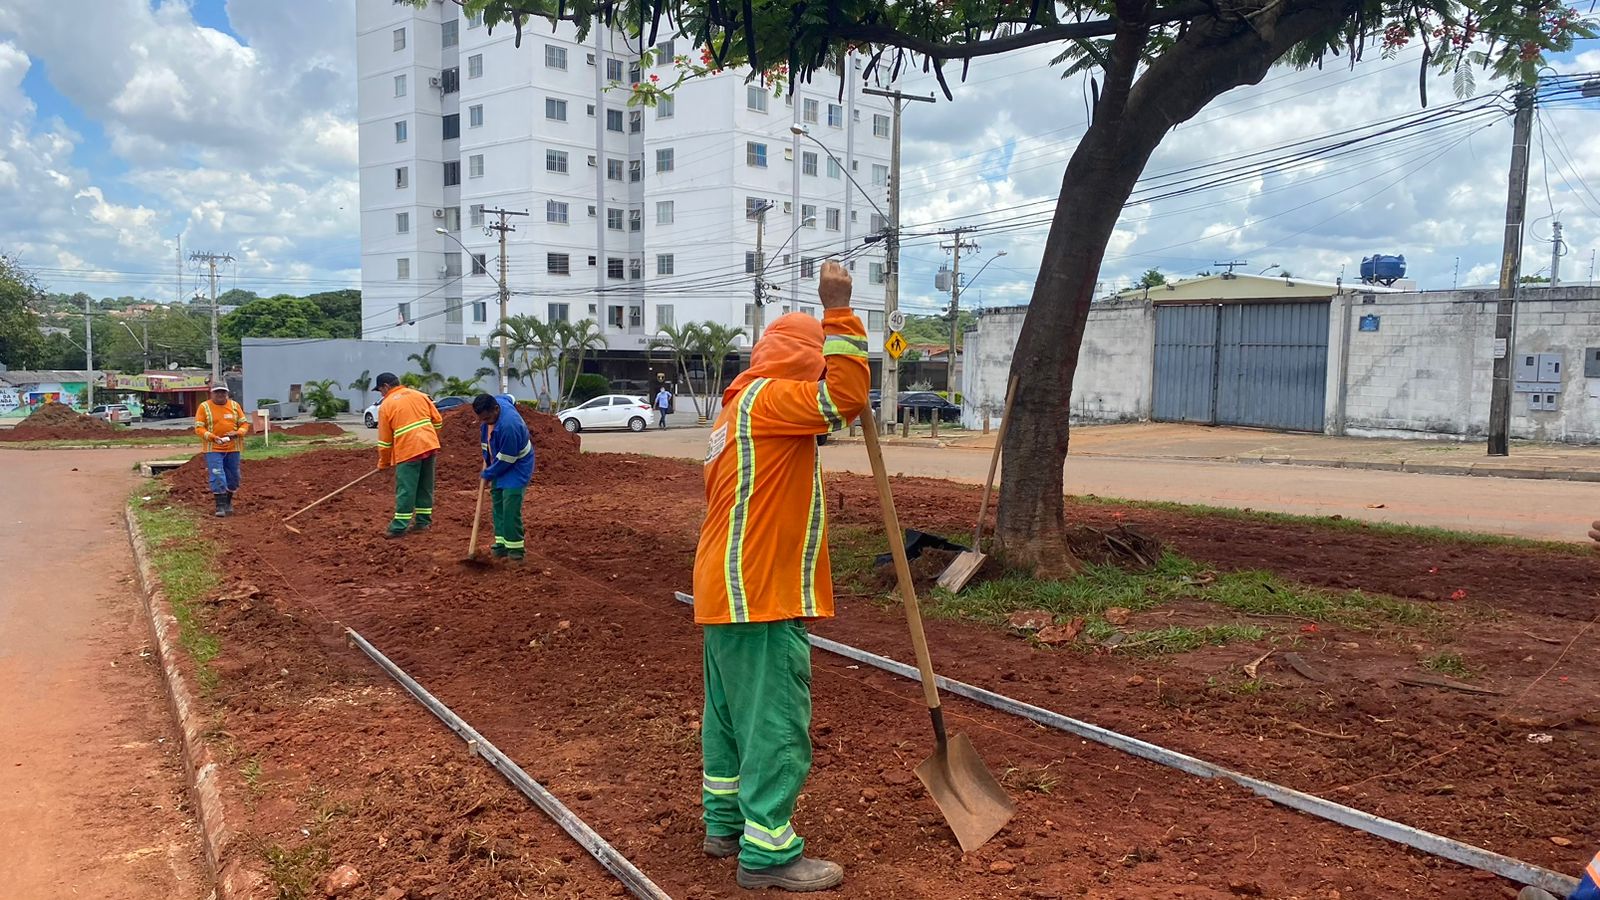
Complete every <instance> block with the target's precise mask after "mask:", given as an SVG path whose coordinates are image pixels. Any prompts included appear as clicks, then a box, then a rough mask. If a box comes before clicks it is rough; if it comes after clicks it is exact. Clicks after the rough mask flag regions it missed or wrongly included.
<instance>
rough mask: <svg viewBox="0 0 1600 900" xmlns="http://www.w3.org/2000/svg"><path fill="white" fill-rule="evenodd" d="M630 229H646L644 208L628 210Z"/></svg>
mask: <svg viewBox="0 0 1600 900" xmlns="http://www.w3.org/2000/svg"><path fill="white" fill-rule="evenodd" d="M628 230H629V231H643V230H644V210H642V209H630V210H628Z"/></svg>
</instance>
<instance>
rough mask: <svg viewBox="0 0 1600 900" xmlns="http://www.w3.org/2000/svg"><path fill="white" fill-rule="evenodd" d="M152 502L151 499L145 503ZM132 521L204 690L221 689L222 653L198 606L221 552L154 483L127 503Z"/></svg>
mask: <svg viewBox="0 0 1600 900" xmlns="http://www.w3.org/2000/svg"><path fill="white" fill-rule="evenodd" d="M145 498H149V499H145ZM128 502H129V504H130V505H132V507H133V515H134V520H135V521H137V522H138V523H139V528H140V530H141V531H143V532H144V537H145V541H146V542H147V543H148V544H149V547H150V562H151V564H152V565H153V566H154V567H155V571H156V577H157V578H159V579H160V580H161V586H162V588H163V589H164V590H165V591H166V594H167V600H168V602H169V603H171V605H172V615H173V617H174V618H176V619H177V620H178V641H179V643H180V644H182V645H183V648H184V650H185V651H187V652H188V653H189V656H190V657H191V658H192V659H193V660H194V663H195V672H196V678H197V680H198V681H199V683H200V687H201V689H202V690H205V691H210V690H213V689H214V688H215V687H216V686H217V674H216V672H215V671H214V670H213V669H212V668H211V661H212V660H213V659H216V657H217V654H218V653H219V652H220V651H221V644H220V643H219V642H218V641H217V636H216V635H214V634H212V633H210V632H209V631H207V630H206V627H205V623H204V622H203V621H202V620H201V615H200V612H199V609H200V603H201V601H202V600H203V599H204V598H205V596H206V594H207V593H209V592H210V591H211V590H212V589H213V588H215V587H216V586H217V582H218V581H219V574H218V572H219V570H218V567H217V564H216V558H217V547H216V544H214V543H213V542H211V541H210V540H208V539H206V538H203V537H201V536H200V530H199V528H198V527H197V526H196V517H195V514H194V513H193V512H191V511H189V510H187V509H185V508H183V507H179V506H174V505H172V504H169V503H168V502H167V499H166V490H165V488H164V487H162V486H161V485H160V484H159V483H157V482H154V481H151V482H148V483H147V484H145V485H144V486H143V487H142V488H140V489H139V490H137V491H135V492H134V495H133V496H132V497H131V498H129V501H128Z"/></svg>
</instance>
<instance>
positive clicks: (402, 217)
mask: <svg viewBox="0 0 1600 900" xmlns="http://www.w3.org/2000/svg"><path fill="white" fill-rule="evenodd" d="M394 233H395V234H410V233H411V213H408V212H403V213H395V214H394Z"/></svg>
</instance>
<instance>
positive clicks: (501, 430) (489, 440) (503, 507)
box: [472, 394, 533, 563]
mask: <svg viewBox="0 0 1600 900" xmlns="http://www.w3.org/2000/svg"><path fill="white" fill-rule="evenodd" d="M472 411H473V413H475V414H476V415H477V417H478V441H479V444H480V446H482V447H483V465H484V468H483V472H482V474H481V476H480V477H481V478H483V480H484V481H487V482H489V484H491V485H493V487H492V488H491V489H490V491H489V496H490V498H491V500H492V501H493V502H492V504H491V505H492V507H493V509H494V555H495V556H496V557H498V558H500V559H506V558H508V557H509V558H510V560H511V561H512V562H514V563H518V562H522V553H523V548H524V546H525V545H524V543H523V540H522V498H523V497H524V496H525V495H526V492H527V490H528V482H529V481H532V480H533V439H532V438H530V437H529V436H528V424H527V423H526V422H524V421H522V414H521V413H519V412H517V403H516V401H515V400H513V399H512V398H511V396H510V395H509V394H501V395H500V396H498V397H491V396H489V395H488V394H479V395H478V396H476V397H473V398H472Z"/></svg>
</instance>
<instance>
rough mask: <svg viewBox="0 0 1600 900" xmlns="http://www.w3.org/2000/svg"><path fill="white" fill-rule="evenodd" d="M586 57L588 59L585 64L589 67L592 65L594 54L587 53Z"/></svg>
mask: <svg viewBox="0 0 1600 900" xmlns="http://www.w3.org/2000/svg"><path fill="white" fill-rule="evenodd" d="M586 56H587V57H588V59H587V62H588V63H589V65H591V66H592V65H594V54H593V53H589V54H586Z"/></svg>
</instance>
